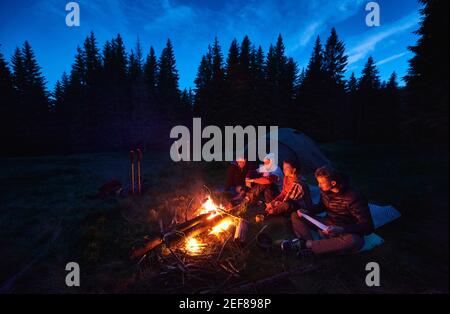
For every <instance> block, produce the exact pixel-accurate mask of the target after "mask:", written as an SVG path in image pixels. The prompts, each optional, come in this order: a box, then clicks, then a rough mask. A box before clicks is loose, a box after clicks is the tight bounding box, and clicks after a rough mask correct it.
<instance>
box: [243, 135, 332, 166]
mask: <svg viewBox="0 0 450 314" xmlns="http://www.w3.org/2000/svg"><path fill="white" fill-rule="evenodd" d="M275 135H276V136H275ZM262 137H263V138H264V137H265V141H266V142H267V143H268V144H267V145H266V147H264V148H265V149H266V148H268V147H269V145H272V147H273V144H275V142H274V141H276V142H277V144H278V154H277V155H275V156H274V157H275V159H276V160H275V162H276V163H277V164H278V165H281V163H282V162H283V160H295V161H296V162H298V163H299V164H300V172H301V173H302V174H308V173H313V172H314V170H316V169H317V168H319V167H322V166H325V165H331V162H330V161H329V160H328V159H327V158H326V157H325V155H324V154H323V153H322V152H321V151H320V149H319V147H318V146H317V144H316V143H315V142H314V141H313V140H312V139H311V138H310V137H308V136H307V135H306V134H305V133H303V132H300V131H298V130H295V129H290V128H281V129H278V132H277V134H275V132H269V133H267V134H265V135H263V136H262ZM263 138H259V139H258V142H259V141H262V142H263V141H264V139H263ZM272 138H273V139H272ZM247 148H248V146H247V147H246V150H247ZM271 149H272V148H271Z"/></svg>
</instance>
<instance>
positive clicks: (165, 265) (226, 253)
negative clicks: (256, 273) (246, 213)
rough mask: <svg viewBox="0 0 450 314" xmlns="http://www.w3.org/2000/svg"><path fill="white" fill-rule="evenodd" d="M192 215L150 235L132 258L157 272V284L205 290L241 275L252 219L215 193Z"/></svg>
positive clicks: (244, 265)
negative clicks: (221, 201)
mask: <svg viewBox="0 0 450 314" xmlns="http://www.w3.org/2000/svg"><path fill="white" fill-rule="evenodd" d="M192 217H193V218H191V219H187V220H186V221H184V222H182V223H179V224H177V225H175V226H173V227H172V228H170V230H169V231H167V232H164V233H163V234H162V235H160V236H155V237H151V238H146V240H145V243H144V245H142V246H139V247H135V248H133V251H132V255H131V257H132V258H133V259H138V258H139V259H140V260H139V261H140V263H141V264H144V265H145V267H146V268H147V269H150V271H151V272H152V273H154V276H155V278H153V279H152V280H153V281H152V282H153V283H155V282H158V280H161V281H163V282H167V281H169V282H172V281H173V283H172V284H171V285H170V286H171V287H172V286H175V287H180V285H181V286H182V287H184V288H187V287H188V286H189V287H190V288H192V289H194V290H195V289H198V291H204V290H208V289H214V287H219V286H223V285H224V284H226V283H227V282H229V281H232V280H233V279H236V278H239V277H240V272H241V271H242V270H243V269H244V268H245V267H246V257H245V256H246V254H247V252H248V250H247V249H246V245H245V243H246V240H247V239H246V237H247V228H248V222H247V221H246V220H244V219H243V218H241V217H238V216H236V215H234V214H233V210H232V209H231V210H227V209H226V208H225V207H224V206H222V205H220V204H218V203H216V202H215V201H214V200H213V198H212V197H211V196H208V197H207V198H206V199H205V200H204V201H203V203H201V205H200V206H199V208H197V209H196V210H195V211H194V212H193V214H192ZM168 277H170V279H169V278H168ZM174 291H175V290H174Z"/></svg>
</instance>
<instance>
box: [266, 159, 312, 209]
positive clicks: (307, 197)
mask: <svg viewBox="0 0 450 314" xmlns="http://www.w3.org/2000/svg"><path fill="white" fill-rule="evenodd" d="M298 169H299V167H298V165H297V163H296V162H295V161H294V160H285V161H284V162H283V173H284V179H283V188H282V190H281V193H280V194H279V195H278V196H277V197H275V199H273V200H272V201H271V202H269V203H267V204H266V209H265V211H266V213H267V214H268V215H279V214H285V213H289V212H292V211H295V210H298V209H300V208H306V209H310V208H311V207H312V200H311V193H310V191H309V187H308V184H307V183H306V182H305V181H304V180H303V178H302V177H301V176H300V174H299V170H298Z"/></svg>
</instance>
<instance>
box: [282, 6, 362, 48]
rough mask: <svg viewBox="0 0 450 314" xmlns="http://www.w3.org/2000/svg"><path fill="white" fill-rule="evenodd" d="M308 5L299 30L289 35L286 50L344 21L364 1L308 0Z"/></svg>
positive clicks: (304, 44) (299, 45) (302, 43)
mask: <svg viewBox="0 0 450 314" xmlns="http://www.w3.org/2000/svg"><path fill="white" fill-rule="evenodd" d="M309 3H310V5H309V6H308V7H307V9H306V11H305V12H304V13H303V14H304V15H303V16H305V17H307V18H306V19H305V21H306V23H305V24H301V25H299V28H300V30H299V31H297V32H296V33H295V34H294V36H291V42H293V43H292V45H291V47H288V52H289V53H293V52H295V51H297V50H299V49H301V48H303V47H305V46H306V45H308V44H309V43H310V41H311V39H313V38H315V36H317V35H318V34H319V33H320V32H321V31H323V30H324V29H325V28H326V27H328V26H329V25H334V24H336V23H339V22H341V21H344V20H346V19H348V18H350V17H352V16H354V15H355V14H357V13H358V12H359V10H360V9H361V8H362V6H363V3H364V1H362V0H356V1H355V0H344V1H339V2H337V1H309Z"/></svg>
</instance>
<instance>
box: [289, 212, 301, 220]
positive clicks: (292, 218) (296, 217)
mask: <svg viewBox="0 0 450 314" xmlns="http://www.w3.org/2000/svg"><path fill="white" fill-rule="evenodd" d="M291 220H292V221H299V220H300V218H299V217H298V215H297V211H293V212H292V213H291Z"/></svg>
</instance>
